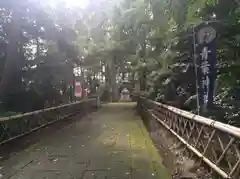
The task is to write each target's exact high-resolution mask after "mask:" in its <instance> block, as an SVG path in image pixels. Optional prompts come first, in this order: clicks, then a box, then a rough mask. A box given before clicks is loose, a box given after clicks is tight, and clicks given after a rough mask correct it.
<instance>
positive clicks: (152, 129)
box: [143, 119, 212, 179]
mask: <svg viewBox="0 0 240 179" xmlns="http://www.w3.org/2000/svg"><path fill="white" fill-rule="evenodd" d="M143 121H144V123H145V126H146V128H147V129H148V131H149V134H150V137H151V138H152V140H153V143H154V145H155V146H156V148H157V149H158V151H159V153H160V154H161V155H162V158H163V163H164V165H165V166H166V167H167V168H169V169H171V175H172V179H193V178H194V179H211V178H212V177H211V176H210V174H209V172H208V170H207V169H206V168H204V167H202V166H200V165H199V163H198V162H196V161H194V160H193V159H191V158H189V157H186V152H188V151H186V150H185V147H184V146H183V145H182V144H181V142H179V141H178V140H177V139H176V138H175V137H174V136H173V135H172V134H171V133H170V132H169V131H167V130H166V129H165V128H164V127H163V126H162V125H161V124H160V123H159V122H157V121H155V120H154V119H143Z"/></svg>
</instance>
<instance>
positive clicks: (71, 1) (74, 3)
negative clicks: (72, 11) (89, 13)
mask: <svg viewBox="0 0 240 179" xmlns="http://www.w3.org/2000/svg"><path fill="white" fill-rule="evenodd" d="M48 2H49V4H50V5H51V6H53V7H54V6H56V4H58V3H59V2H64V3H66V5H67V7H70V8H71V7H80V8H83V9H84V8H86V7H87V6H88V4H89V0H48Z"/></svg>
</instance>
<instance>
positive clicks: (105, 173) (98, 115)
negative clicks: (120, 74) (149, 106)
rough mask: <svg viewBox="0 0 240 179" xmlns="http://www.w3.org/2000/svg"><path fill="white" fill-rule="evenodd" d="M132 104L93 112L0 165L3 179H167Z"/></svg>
mask: <svg viewBox="0 0 240 179" xmlns="http://www.w3.org/2000/svg"><path fill="white" fill-rule="evenodd" d="M134 105H135V104H134V103H115V104H107V105H105V106H103V107H102V108H101V109H100V110H99V111H98V112H95V113H93V114H90V115H89V116H87V117H85V118H83V119H79V120H77V121H76V122H74V123H72V124H70V125H67V126H66V127H64V128H63V129H61V130H60V129H59V130H58V131H57V132H56V133H54V134H53V135H51V136H47V137H46V136H43V138H42V139H41V141H39V142H37V143H36V144H34V145H31V146H30V147H28V148H27V149H25V150H24V151H21V152H18V153H17V154H16V155H13V156H11V157H10V158H8V159H7V160H3V161H1V162H0V174H1V175H0V178H4V179H45V178H49V179H170V174H169V172H168V170H167V169H166V168H165V167H164V166H163V164H162V159H161V157H160V156H159V155H158V152H157V150H156V148H155V147H154V146H153V143H152V141H151V139H150V138H149V135H148V132H147V131H146V129H145V127H144V125H143V123H142V121H141V119H140V118H139V117H138V116H137V115H136V112H135V110H134Z"/></svg>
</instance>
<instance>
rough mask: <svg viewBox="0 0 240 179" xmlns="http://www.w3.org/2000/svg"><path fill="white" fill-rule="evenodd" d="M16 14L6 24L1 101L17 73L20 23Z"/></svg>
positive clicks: (0, 88) (0, 85)
mask: <svg viewBox="0 0 240 179" xmlns="http://www.w3.org/2000/svg"><path fill="white" fill-rule="evenodd" d="M20 20H21V19H20V17H19V15H18V13H16V12H15V13H14V12H13V13H12V23H11V24H8V29H7V32H8V35H7V40H8V45H7V57H6V62H5V67H4V71H3V73H2V76H1V82H0V99H1V100H2V99H3V98H4V96H5V94H6V92H7V91H8V90H7V89H8V86H9V84H11V83H12V81H13V79H14V77H16V76H15V74H16V73H18V71H19V65H18V64H19V61H18V60H19V59H17V58H18V54H19V41H20V35H21V31H20V26H19V25H18V23H19V21H20Z"/></svg>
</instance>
